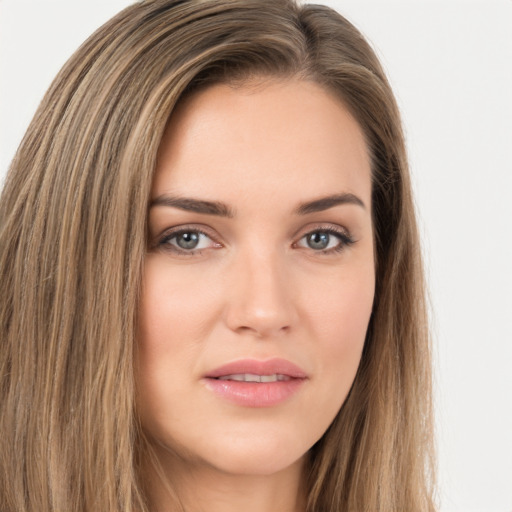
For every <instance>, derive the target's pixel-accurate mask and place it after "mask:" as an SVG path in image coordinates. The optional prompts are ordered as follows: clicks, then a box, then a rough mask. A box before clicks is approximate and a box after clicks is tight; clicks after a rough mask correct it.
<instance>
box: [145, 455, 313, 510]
mask: <svg viewBox="0 0 512 512" xmlns="http://www.w3.org/2000/svg"><path fill="white" fill-rule="evenodd" d="M173 459H174V460H172V461H170V460H166V461H160V460H159V462H158V463H156V464H152V465H151V467H148V468H147V470H146V471H145V474H146V475H147V478H146V483H147V491H148V493H149V498H150V503H151V504H152V508H151V510H153V511H154V512H235V511H236V512H239V511H240V510H243V511H244V512H263V511H264V512H304V511H305V498H304V492H303V491H304V486H303V485H301V484H302V474H303V466H304V462H303V460H299V461H297V462H295V463H294V464H293V465H292V466H289V467H287V468H285V469H283V470H281V471H278V472H276V473H272V474H257V475H248V474H242V475H240V474H231V473H226V472H223V471H219V470H218V469H217V468H214V467H211V466H209V465H205V464H200V463H190V462H185V461H183V460H178V459H177V458H175V457H173ZM157 466H159V468H158V467H157Z"/></svg>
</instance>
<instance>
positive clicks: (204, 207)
mask: <svg viewBox="0 0 512 512" xmlns="http://www.w3.org/2000/svg"><path fill="white" fill-rule="evenodd" d="M153 206H168V207H171V208H178V209H180V210H185V211H187V212H195V213H203V214H206V215H218V216H219V217H229V218H232V217H234V214H233V211H232V210H231V208H230V207H229V206H228V205H226V204H224V203H221V202H219V201H206V200H203V199H194V198H191V197H179V196H169V195H161V196H158V197H156V198H155V199H153V200H152V201H151V203H150V204H149V207H150V208H153Z"/></svg>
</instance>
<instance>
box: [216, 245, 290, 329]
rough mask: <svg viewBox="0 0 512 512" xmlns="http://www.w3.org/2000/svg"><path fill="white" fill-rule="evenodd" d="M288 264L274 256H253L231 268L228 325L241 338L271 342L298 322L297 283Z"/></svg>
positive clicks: (268, 254)
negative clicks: (272, 338)
mask: <svg viewBox="0 0 512 512" xmlns="http://www.w3.org/2000/svg"><path fill="white" fill-rule="evenodd" d="M285 267H286V264H285V262H284V261H281V260H280V259H279V258H278V257H276V255H272V254H271V253H263V252H262V251H259V252H258V253H256V252H252V253H250V254H247V255H245V257H242V256H241V257H239V258H237V261H236V263H234V264H233V265H232V266H231V270H230V274H231V276H230V279H229V286H228V287H229V291H228V293H227V297H228V300H227V305H226V312H225V313H226V314H225V318H226V324H227V325H228V327H229V328H230V329H231V330H233V331H235V332H237V333H240V334H252V335H253V336H256V337H258V338H269V337H274V336H278V335H282V334H284V333H285V332H287V331H289V330H290V329H291V328H292V327H293V326H294V325H295V323H296V322H297V319H298V314H297V310H296V308H295V303H294V294H293V288H294V286H293V279H292V278H291V276H290V272H288V271H287V269H286V268H285Z"/></svg>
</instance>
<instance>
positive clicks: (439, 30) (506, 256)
mask: <svg viewBox="0 0 512 512" xmlns="http://www.w3.org/2000/svg"><path fill="white" fill-rule="evenodd" d="M319 1H320V0H319ZM129 3H130V2H129V1H127V0H88V1H87V2H85V1H82V2H77V1H75V0H0V120H1V122H0V179H1V177H3V175H4V174H5V172H6V169H7V167H8V163H9V161H10V159H11V158H12V156H13V153H14V151H15V149H16V147H17V145H18V143H19V141H20V139H21V137H22V135H23V133H24V131H25V129H26V127H27V125H28V123H29V121H30V119H31V117H32V115H33V113H34V111H35V109H36V107H37V105H38V102H39V101H40V99H41V98H42V95H43V93H44V91H45V90H46V89H47V87H48V85H49V84H50V81H51V80H52V78H53V77H54V75H55V74H56V73H57V71H58V70H59V68H60V67H61V66H62V64H64V62H65V60H66V59H67V57H69V56H70V55H71V53H72V52H73V51H74V50H75V49H76V48H77V47H78V45H79V44H80V43H81V42H82V41H83V40H84V39H85V38H86V37H87V36H88V35H89V34H90V33H91V32H92V31H93V30H94V29H95V28H97V27H98V26H99V25H100V24H102V23H103V22H104V21H106V20H107V19H108V18H109V17H111V16H112V15H113V14H114V13H115V12H117V11H118V10H120V9H121V8H123V7H125V6H127V5H128V4H129ZM324 3H327V4H328V5H331V6H333V7H335V8H336V9H337V10H339V11H340V12H341V13H342V14H344V15H345V16H347V17H348V18H349V19H350V20H351V21H352V22H354V23H355V24H356V25H357V26H358V27H359V28H360V29H361V30H362V31H363V32H364V33H365V34H366V36H367V37H368V38H369V39H370V40H371V41H372V43H373V45H374V47H375V48H376V50H377V52H378V54H379V56H380V57H381V59H382V61H383V64H384V66H385V68H386V69H387V71H388V74H389V76H390V79H391V82H392V84H393V86H394V89H395V92H396V95H397V98H398V101H399V104H400V106H401V109H402V112H403V116H404V122H405V128H406V133H407V141H408V147H409V152H410V159H411V167H412V172H413V180H414V184H415V188H416V198H417V204H418V208H419V211H420V222H421V227H422V231H423V234H424V252H425V260H426V266H427V274H428V278H429V283H430V290H431V302H432V322H433V330H434V338H435V344H436V354H435V356H436V407H437V425H438V434H437V438H438V447H439V476H440V493H439V494H440V501H441V504H442V506H441V511H442V512H452V511H453V512H470V511H481V512H494V511H496V512H512V369H511V367H512V156H511V151H512V97H511V95H512V0H481V1H471V0H466V1H456V0H445V1H440V0H438V1H435V0H431V1H424V0H423V1H422V0H402V1H393V2H387V1H377V0H374V1H367V0H359V1H354V0H350V1H349V0H347V1H343V0H330V1H327V2H324ZM404 512H405V511H404Z"/></svg>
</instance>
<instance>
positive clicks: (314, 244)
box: [308, 231, 329, 249]
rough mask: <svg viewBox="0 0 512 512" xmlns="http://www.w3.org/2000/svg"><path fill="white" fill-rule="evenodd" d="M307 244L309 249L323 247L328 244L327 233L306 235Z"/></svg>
mask: <svg viewBox="0 0 512 512" xmlns="http://www.w3.org/2000/svg"><path fill="white" fill-rule="evenodd" d="M308 245H309V246H310V247H311V249H325V248H326V247H327V246H328V245H329V233H323V232H321V231H319V232H317V233H311V234H310V235H309V236H308Z"/></svg>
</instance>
